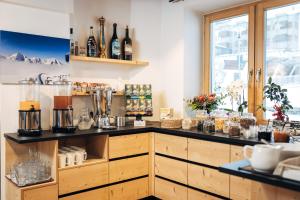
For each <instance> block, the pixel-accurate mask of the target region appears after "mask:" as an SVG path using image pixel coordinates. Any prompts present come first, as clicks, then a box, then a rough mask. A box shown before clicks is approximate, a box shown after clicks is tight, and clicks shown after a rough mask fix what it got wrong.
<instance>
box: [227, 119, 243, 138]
mask: <svg viewBox="0 0 300 200" xmlns="http://www.w3.org/2000/svg"><path fill="white" fill-rule="evenodd" d="M228 135H229V137H240V135H241V126H240V124H239V123H238V122H230V123H229V130H228Z"/></svg>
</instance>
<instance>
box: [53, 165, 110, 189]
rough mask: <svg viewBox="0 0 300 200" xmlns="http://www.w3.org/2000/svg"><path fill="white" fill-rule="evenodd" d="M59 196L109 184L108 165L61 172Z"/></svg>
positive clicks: (88, 166)
mask: <svg viewBox="0 0 300 200" xmlns="http://www.w3.org/2000/svg"><path fill="white" fill-rule="evenodd" d="M58 174H59V194H60V195H61V194H67V193H71V192H75V191H79V190H84V189H87V188H92V187H96V186H100V185H105V184H107V183H108V163H98V164H93V165H86V166H81V167H76V168H71V169H67V168H66V169H61V170H59V173H58Z"/></svg>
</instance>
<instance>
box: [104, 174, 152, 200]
mask: <svg viewBox="0 0 300 200" xmlns="http://www.w3.org/2000/svg"><path fill="white" fill-rule="evenodd" d="M148 193H149V192H148V178H141V179H137V180H134V181H129V182H126V183H121V184H117V185H112V186H110V187H109V199H110V200H119V199H120V200H123V199H128V200H129V199H132V200H134V199H142V198H145V197H147V196H148Z"/></svg>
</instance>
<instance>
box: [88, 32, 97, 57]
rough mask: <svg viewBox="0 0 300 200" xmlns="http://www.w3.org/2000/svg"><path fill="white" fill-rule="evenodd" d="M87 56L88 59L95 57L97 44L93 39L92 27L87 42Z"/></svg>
mask: <svg viewBox="0 0 300 200" xmlns="http://www.w3.org/2000/svg"><path fill="white" fill-rule="evenodd" d="M86 49H87V56H88V57H97V43H96V39H95V37H94V31H93V27H92V26H91V27H90V36H89V39H88V41H87V48H86Z"/></svg>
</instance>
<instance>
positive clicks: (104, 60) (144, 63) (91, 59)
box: [71, 56, 149, 66]
mask: <svg viewBox="0 0 300 200" xmlns="http://www.w3.org/2000/svg"><path fill="white" fill-rule="evenodd" d="M71 61H82V62H98V63H106V64H117V65H131V66H147V65H148V64H149V62H147V61H137V60H132V61H129V60H116V59H108V58H96V57H86V56H71Z"/></svg>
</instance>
